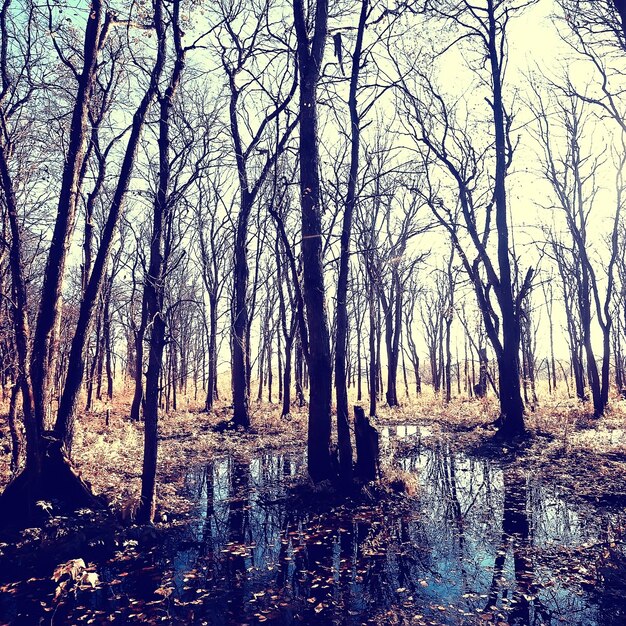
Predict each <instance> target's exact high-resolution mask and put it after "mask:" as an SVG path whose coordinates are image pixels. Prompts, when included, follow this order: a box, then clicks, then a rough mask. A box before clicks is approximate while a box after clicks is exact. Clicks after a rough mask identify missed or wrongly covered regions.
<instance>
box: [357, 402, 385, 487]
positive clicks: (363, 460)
mask: <svg viewBox="0 0 626 626" xmlns="http://www.w3.org/2000/svg"><path fill="white" fill-rule="evenodd" d="M354 435H355V442H356V455H357V460H356V468H355V474H356V477H357V478H359V479H360V480H362V481H363V482H370V481H372V480H376V479H377V478H378V477H379V476H380V445H379V434H378V430H377V429H376V427H374V426H372V424H371V423H370V419H369V417H366V415H365V411H364V410H363V408H362V407H360V406H355V407H354Z"/></svg>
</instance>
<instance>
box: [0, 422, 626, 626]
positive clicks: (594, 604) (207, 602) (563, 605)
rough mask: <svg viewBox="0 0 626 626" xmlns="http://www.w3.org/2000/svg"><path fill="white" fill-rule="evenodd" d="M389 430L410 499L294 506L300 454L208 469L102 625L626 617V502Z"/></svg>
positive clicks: (113, 596)
mask: <svg viewBox="0 0 626 626" xmlns="http://www.w3.org/2000/svg"><path fill="white" fill-rule="evenodd" d="M383 435H384V436H383V441H386V448H385V449H386V450H387V451H388V452H390V450H391V449H392V448H393V444H394V442H395V441H397V440H398V439H411V438H413V439H414V440H415V441H414V442H413V443H414V444H415V445H412V446H404V447H403V446H399V447H397V449H396V451H395V457H394V463H396V464H397V465H398V466H399V467H400V468H402V469H404V470H405V471H407V472H411V473H414V474H416V475H417V476H418V477H419V482H420V489H419V492H418V495H417V497H416V498H414V499H406V501H405V502H404V503H402V502H401V501H398V502H391V503H390V502H385V503H379V504H368V505H364V504H359V505H351V504H350V503H346V504H343V505H341V506H335V507H330V506H328V507H327V508H326V510H322V511H321V512H320V511H319V510H318V512H311V510H310V507H308V508H307V507H306V506H304V507H301V508H300V510H296V509H294V508H293V507H288V506H286V502H287V500H286V487H287V484H288V483H289V481H290V480H291V478H292V477H294V476H298V475H300V474H301V473H302V472H303V469H304V459H303V457H302V455H300V454H298V453H291V454H273V455H272V454H263V455H261V456H259V457H258V458H256V459H254V460H252V461H248V460H245V459H240V458H236V457H231V458H226V459H222V460H219V461H216V462H215V463H213V464H211V465H208V466H206V467H201V468H197V469H194V470H193V471H191V472H190V473H189V475H188V477H187V489H188V493H189V495H190V497H192V498H193V500H194V501H195V502H196V515H195V518H194V521H193V523H191V524H190V525H189V526H188V528H187V529H186V531H185V533H184V536H182V537H180V536H177V537H173V538H172V539H171V540H170V543H168V544H167V545H165V546H163V547H162V548H160V549H159V550H157V551H154V552H153V553H152V554H150V555H147V556H144V557H143V560H141V566H142V567H141V568H139V567H137V565H135V566H134V567H135V571H131V572H129V573H127V575H126V576H125V578H124V579H123V581H122V583H121V585H120V586H119V587H117V588H116V591H115V593H113V592H112V590H111V589H106V587H105V588H104V589H103V590H101V591H100V592H98V594H97V597H96V599H95V600H93V601H92V606H93V609H94V612H93V615H92V616H91V617H90V618H91V619H94V622H91V623H109V622H111V621H112V622H113V623H122V624H127V623H131V622H133V621H136V619H137V618H136V616H137V615H142V616H143V617H142V618H141V620H144V621H150V620H154V621H160V622H164V623H177V624H196V623H197V624H204V625H216V626H218V625H220V626H221V625H223V626H226V625H235V624H260V623H263V622H268V623H272V624H280V625H283V624H284V625H287V624H345V625H347V626H352V625H354V626H356V625H361V624H403V623H405V624H418V625H419V624H422V625H424V624H454V625H465V624H468V625H469V624H499V625H505V624H508V625H511V626H513V625H516V626H531V625H533V626H534V625H539V624H568V625H577V624H580V625H583V624H584V625H589V626H591V625H598V626H600V625H602V626H604V625H607V626H617V624H623V623H625V620H626V618H625V613H624V587H623V584H624V583H623V582H622V581H623V580H624V578H625V577H624V576H623V570H620V567H621V566H622V563H625V562H626V557H625V555H624V551H623V547H622V546H623V544H622V543H621V541H622V538H623V536H624V533H623V529H624V521H625V517H624V514H623V512H609V511H606V510H602V509H598V508H596V507H592V506H590V505H589V506H582V505H577V506H573V505H571V504H568V503H567V502H566V501H565V500H563V499H562V498H561V497H559V493H558V490H557V488H556V487H552V486H546V485H544V484H542V483H541V482H539V481H538V480H535V479H532V478H529V477H528V476H527V475H526V474H525V473H523V472H522V471H520V470H519V469H516V468H514V467H513V466H510V465H507V464H496V463H492V462H489V461H486V460H484V459H477V458H473V457H469V456H466V455H463V454H453V453H451V452H450V450H448V449H447V447H446V446H445V445H439V446H434V445H433V446H431V447H428V448H426V447H424V446H423V445H421V443H420V442H421V436H422V434H421V433H419V431H418V430H417V429H412V428H409V427H399V428H394V429H391V430H388V431H386V432H385V433H383ZM404 449H406V450H409V452H406V453H403V452H402V450H404ZM596 566H597V568H596ZM112 567H113V566H112ZM145 571H149V572H150V575H149V577H147V576H146V575H144V574H142V572H145ZM620 571H622V575H621V576H620V575H619V572H620ZM116 575H117V574H115V573H114V571H113V570H111V573H110V574H109V578H108V580H111V578H113V577H114V576H116ZM105 576H106V572H105ZM146 579H148V582H146ZM620 585H622V586H620ZM164 587H167V589H169V590H171V591H168V595H167V596H166V601H164V599H163V597H162V596H161V595H159V594H160V593H162V591H159V590H162V589H163V588H164ZM120 598H126V599H128V602H126V601H121V600H120ZM80 601H81V598H79V599H78V600H77V602H80ZM82 601H83V602H84V600H82ZM2 606H3V605H2V603H1V602H0V615H1V610H2ZM138 606H139V608H137V607H138ZM97 611H101V612H102V613H101V614H98V613H97ZM83 613H84V611H83ZM76 614H78V610H77V613H76ZM67 615H68V617H67V619H70V620H71V619H72V615H73V614H72V611H68V612H67ZM104 616H106V620H105V617H104ZM133 616H135V617H133ZM141 620H140V621H141ZM15 623H17V622H15ZM68 623H69V622H68Z"/></svg>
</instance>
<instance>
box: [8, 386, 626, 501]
mask: <svg viewBox="0 0 626 626" xmlns="http://www.w3.org/2000/svg"><path fill="white" fill-rule="evenodd" d="M352 401H353V402H354V403H356V398H352ZM362 404H364V405H365V406H367V403H366V402H363V403H362ZM129 405H130V393H129V392H126V393H124V392H122V393H120V394H119V395H118V397H117V398H116V401H115V403H114V404H113V405H112V406H110V407H109V406H108V405H106V404H100V405H97V406H96V407H95V410H94V411H93V412H91V413H88V414H83V415H81V416H80V418H79V419H78V420H77V423H76V427H75V443H74V446H73V450H72V454H73V458H74V460H75V463H76V465H77V467H78V468H79V471H80V472H81V474H82V475H83V477H84V478H85V479H86V480H88V481H89V482H90V483H91V484H92V486H93V488H94V490H95V491H96V492H98V493H105V494H106V495H107V496H108V497H109V499H110V500H111V502H112V504H113V505H114V506H115V507H116V508H119V509H123V508H124V507H125V506H127V505H128V503H129V502H133V501H136V499H137V498H138V495H139V489H140V482H141V460H142V456H143V432H142V431H143V428H142V425H141V424H136V423H131V422H129V420H128V414H129ZM180 406H184V408H183V409H179V410H177V411H172V412H170V414H167V415H166V414H163V415H162V417H161V420H160V436H161V443H160V448H159V459H160V461H159V494H158V497H159V501H160V502H161V503H165V504H164V506H165V507H166V508H167V509H169V510H177V511H180V512H183V511H185V510H186V508H187V506H188V504H187V502H186V500H185V499H184V498H183V496H182V495H181V494H182V490H181V486H182V483H183V480H184V476H185V471H186V468H189V467H193V466H199V465H203V464H206V463H208V462H210V461H211V460H212V459H215V458H217V457H219V456H223V455H226V454H236V455H241V456H244V457H251V456H254V455H255V454H256V453H258V451H259V450H261V449H280V450H285V449H288V448H295V447H300V448H301V447H302V446H303V445H304V442H305V441H306V422H307V417H306V407H304V408H303V409H296V408H294V410H293V412H292V415H291V416H290V417H289V418H287V419H285V418H282V417H281V416H280V405H279V404H278V403H275V404H268V403H263V404H257V403H256V402H252V403H251V410H252V422H253V428H252V430H251V431H250V432H233V431H225V432H219V429H216V427H217V426H218V425H219V424H220V423H221V422H225V421H227V420H229V419H230V416H231V410H230V408H229V406H228V404H227V403H226V402H224V401H222V402H218V403H217V406H216V410H215V411H214V412H213V413H211V414H210V415H207V414H206V413H203V412H202V411H201V410H200V409H201V407H200V404H199V402H197V401H194V400H193V399H190V398H182V399H181V401H179V407H180ZM6 408H7V407H6V406H4V407H2V409H3V413H4V415H6ZM107 408H108V409H110V425H109V426H108V427H107V426H106V425H105V415H106V410H107ZM585 408H587V407H582V406H581V405H580V404H579V403H577V402H575V401H573V400H570V399H568V398H566V397H564V395H560V394H557V395H555V396H549V395H548V394H547V393H545V394H544V395H543V396H542V402H541V403H540V405H539V407H538V408H537V409H536V410H535V411H534V412H530V413H529V415H528V418H527V423H528V426H529V429H530V430H531V431H532V432H534V433H535V434H537V435H538V437H536V438H535V440H534V443H533V444H532V445H531V446H530V448H529V449H528V450H527V452H526V453H525V460H524V462H527V463H528V464H529V466H532V467H535V468H537V469H538V470H540V468H542V467H543V468H548V467H552V468H553V469H554V471H555V472H556V473H557V474H558V472H559V471H563V472H566V471H570V473H571V466H572V463H578V464H581V463H582V464H583V465H585V466H586V467H588V468H589V471H590V472H591V470H593V471H595V472H596V473H598V475H599V476H600V478H602V476H604V477H606V476H607V475H608V474H610V473H613V474H614V473H615V472H617V473H618V474H619V475H621V474H622V473H625V472H624V467H625V465H624V463H622V462H621V460H622V459H623V458H624V459H626V401H623V400H618V399H617V398H613V402H612V405H611V410H610V412H609V413H607V415H606V416H605V417H603V418H602V419H601V420H597V421H596V420H591V419H590V418H589V417H588V416H587V414H586V413H585V410H584V409H585ZM0 414H2V413H0ZM496 417H497V403H496V401H495V399H494V398H492V397H489V398H486V399H484V400H468V399H465V398H456V399H454V400H453V401H452V402H451V403H450V404H449V405H446V404H445V403H444V402H443V401H442V399H441V397H439V396H436V395H435V394H433V393H432V392H431V391H430V390H428V391H427V392H426V393H424V394H423V395H422V396H421V397H420V398H415V396H413V397H410V398H408V399H406V398H404V399H403V404H402V406H401V407H398V408H394V409H390V408H389V407H386V406H385V405H384V404H381V405H379V411H378V423H379V424H387V425H393V424H416V423H420V424H427V426H428V428H429V430H430V431H431V432H432V439H433V440H442V439H443V440H446V441H447V442H448V443H451V444H452V445H454V446H455V447H458V448H463V449H467V448H474V447H476V446H478V445H480V444H481V443H482V442H484V441H485V440H486V439H487V438H488V437H489V436H490V435H491V434H492V432H493V431H492V430H491V429H489V424H490V423H491V422H492V421H493V420H494V419H495V418H496ZM0 451H1V452H2V453H1V454H0V487H2V486H3V485H4V484H6V482H8V480H9V478H10V472H9V462H10V445H9V438H8V432H7V424H6V420H2V421H1V422H0ZM581 459H582V461H581ZM542 471H543V470H542ZM545 471H546V472H547V471H548V470H547V469H546V470H545ZM396 479H398V480H400V481H405V482H406V480H405V479H406V477H405V476H395V475H391V474H389V476H388V480H389V481H394V480H396ZM408 487H409V488H410V487H411V485H408Z"/></svg>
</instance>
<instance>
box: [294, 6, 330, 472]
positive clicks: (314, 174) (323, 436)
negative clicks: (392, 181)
mask: <svg viewBox="0 0 626 626" xmlns="http://www.w3.org/2000/svg"><path fill="white" fill-rule="evenodd" d="M293 9H294V23H295V29H296V35H297V55H298V71H299V73H300V107H299V109H300V146H299V156H300V194H301V205H302V262H303V274H304V281H303V284H304V290H303V291H304V293H303V296H304V302H305V306H306V313H307V330H308V342H309V352H308V362H307V366H308V374H309V381H310V391H309V424H308V438H307V452H308V457H307V461H308V470H309V475H310V476H311V479H312V480H313V481H315V482H319V481H322V480H325V479H332V478H334V477H335V470H334V467H333V462H332V455H331V451H330V435H331V395H332V378H331V377H332V362H331V355H330V336H329V330H328V318H327V310H326V297H325V296H326V291H325V288H324V266H323V263H322V207H321V206H320V201H321V196H320V179H319V167H320V163H319V146H318V133H317V83H318V80H319V77H320V73H321V65H322V59H323V56H324V46H325V42H326V36H327V23H328V0H317V2H316V6H315V27H314V35H313V38H312V41H310V39H309V33H308V28H307V19H306V16H305V10H304V6H303V1H302V0H293Z"/></svg>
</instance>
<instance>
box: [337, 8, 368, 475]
mask: <svg viewBox="0 0 626 626" xmlns="http://www.w3.org/2000/svg"><path fill="white" fill-rule="evenodd" d="M368 4H369V2H368V0H362V2H361V14H360V17H359V25H358V28H357V38H356V44H355V48H354V53H353V56H352V71H351V74H350V92H349V96H348V108H349V110H350V130H351V136H350V172H349V175H348V190H347V194H346V205H345V209H344V215H343V226H342V230H341V255H340V259H339V277H338V280H337V311H336V315H337V332H336V342H335V343H336V345H335V393H336V395H337V442H338V447H339V470H340V472H341V478H342V479H343V480H345V481H350V480H351V479H352V442H351V436H350V422H349V416H348V389H347V384H346V358H347V356H346V352H347V343H348V274H349V272H350V238H351V236H352V215H353V213H354V207H355V204H356V186H357V177H358V174H359V148H360V137H361V125H360V123H361V120H360V117H359V112H358V109H357V89H358V85H359V71H360V69H361V49H362V46H363V35H364V32H365V22H366V19H367V11H368Z"/></svg>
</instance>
